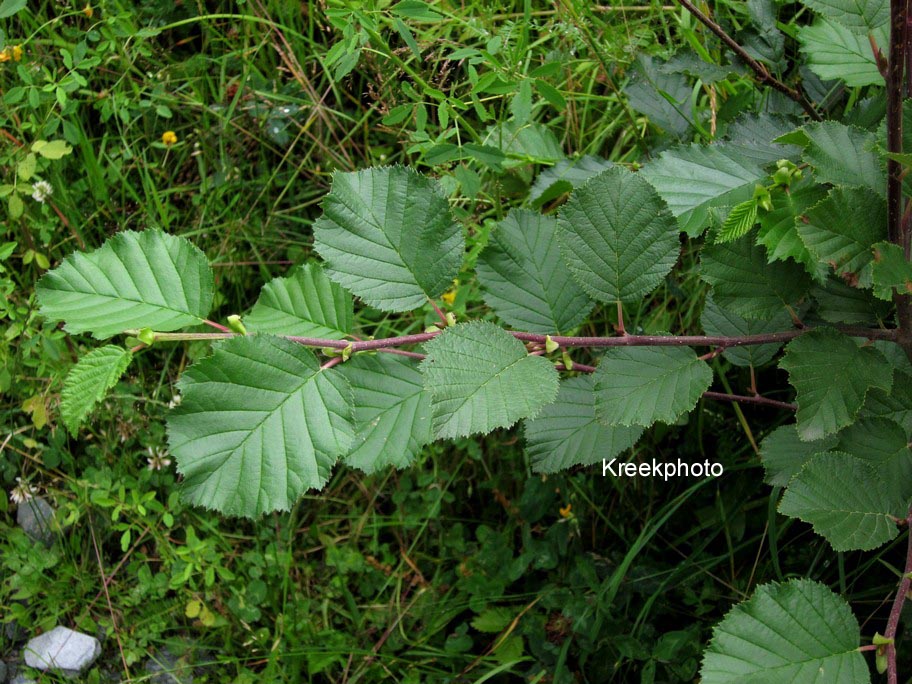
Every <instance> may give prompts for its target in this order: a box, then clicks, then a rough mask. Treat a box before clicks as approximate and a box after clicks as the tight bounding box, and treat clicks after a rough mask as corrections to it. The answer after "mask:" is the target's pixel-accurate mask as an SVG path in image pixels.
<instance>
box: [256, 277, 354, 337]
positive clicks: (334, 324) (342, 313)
mask: <svg viewBox="0 0 912 684" xmlns="http://www.w3.org/2000/svg"><path fill="white" fill-rule="evenodd" d="M244 323H245V325H246V326H247V327H248V328H249V329H250V330H251V331H257V332H264V333H275V334H277V335H279V334H281V335H297V336H300V337H321V338H327V339H333V340H340V339H342V338H343V337H345V336H346V335H349V334H350V333H351V331H352V328H353V327H354V306H353V304H352V298H351V295H349V294H348V292H346V291H345V290H344V289H343V288H342V287H341V286H339V285H337V284H336V283H334V282H332V281H331V280H330V279H329V278H327V277H326V275H325V274H324V273H323V269H322V268H321V267H320V265H319V264H307V265H305V266H302V267H300V268H297V269H295V270H294V271H292V273H291V275H289V276H288V277H287V278H275V279H273V280H272V281H271V282H269V283H267V284H266V285H264V286H263V290H262V292H260V297H259V299H257V301H256V304H254V305H253V309H252V310H251V312H250V314H249V315H248V316H246V317H245V318H244Z"/></svg>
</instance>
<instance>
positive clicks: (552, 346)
mask: <svg viewBox="0 0 912 684" xmlns="http://www.w3.org/2000/svg"><path fill="white" fill-rule="evenodd" d="M558 349H560V345H559V344H558V343H557V342H555V341H554V340H552V339H551V335H545V351H546V352H548V353H549V354H551V353H552V352H556V351H557V350H558Z"/></svg>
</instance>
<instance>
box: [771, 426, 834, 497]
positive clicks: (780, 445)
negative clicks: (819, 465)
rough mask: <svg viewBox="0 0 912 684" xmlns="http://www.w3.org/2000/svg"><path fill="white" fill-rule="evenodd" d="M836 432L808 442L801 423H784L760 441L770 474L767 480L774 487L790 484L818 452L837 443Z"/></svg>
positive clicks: (827, 449)
mask: <svg viewBox="0 0 912 684" xmlns="http://www.w3.org/2000/svg"><path fill="white" fill-rule="evenodd" d="M836 443H837V439H836V437H835V436H834V435H830V436H828V437H824V438H823V439H817V440H813V441H810V442H804V441H802V440H801V438H800V437H799V436H798V426H797V425H794V424H792V425H782V426H780V427H777V428H776V429H775V430H773V431H772V432H771V433H770V434H768V435H767V436H766V438H765V439H764V440H763V441H762V442H761V443H760V460H761V461H762V462H763V470H764V472H765V473H766V476H765V477H764V480H765V481H766V483H767V484H769V485H772V486H773V487H787V486H788V483H789V481H790V480H791V479H792V477H794V475H795V474H796V473H798V472H799V471H800V470H801V468H802V466H804V464H805V463H807V462H808V460H810V458H811V457H812V456H814V455H815V454H819V453H822V452H824V451H829V450H830V449H832V448H833V447H835V446H836Z"/></svg>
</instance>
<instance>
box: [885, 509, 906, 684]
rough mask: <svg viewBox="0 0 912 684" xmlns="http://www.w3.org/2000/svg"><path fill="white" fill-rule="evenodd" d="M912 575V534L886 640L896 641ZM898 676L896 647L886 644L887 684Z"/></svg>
mask: <svg viewBox="0 0 912 684" xmlns="http://www.w3.org/2000/svg"><path fill="white" fill-rule="evenodd" d="M906 525H907V526H909V527H912V509H910V510H909V514H908V515H907V516H906ZM910 575H912V532H910V533H909V540H908V542H907V544H906V567H905V569H904V570H903V576H902V579H901V580H900V582H899V589H898V590H897V592H896V596H894V597H893V607H892V608H891V609H890V617H889V618H888V619H887V631H886V633H885V634H884V636H885V637H886V638H887V639H893V640H894V642H895V640H896V630H897V629H898V628H899V616H900V614H901V613H902V609H903V604H904V603H905V602H906V594H907V593H908V592H909V585H910V584H912V580H910ZM898 681H899V675H898V673H897V671H896V645H895V643H891V644H887V684H898Z"/></svg>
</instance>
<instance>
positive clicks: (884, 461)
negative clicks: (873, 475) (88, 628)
mask: <svg viewBox="0 0 912 684" xmlns="http://www.w3.org/2000/svg"><path fill="white" fill-rule="evenodd" d="M836 448H837V449H838V450H839V451H844V452H845V453H847V454H851V455H852V456H855V457H856V458H858V459H860V460H862V461H866V462H867V463H869V464H870V465H871V466H872V467H873V468H874V469H875V470H876V471H877V474H878V475H879V476H880V477H881V478H882V479H883V481H884V482H885V483H886V484H887V488H888V489H891V490H892V494H891V495H892V496H895V497H896V498H898V499H899V500H900V501H903V502H906V501H908V500H909V499H910V498H912V452H910V450H909V443H908V439H907V438H906V431H905V430H903V427H902V426H901V425H900V424H899V423H897V422H896V421H894V420H890V419H889V418H859V419H858V420H856V421H855V422H854V423H852V424H851V425H850V426H849V427H847V428H846V429H845V430H843V431H842V432H840V433H839V445H838V446H837V447H836Z"/></svg>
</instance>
